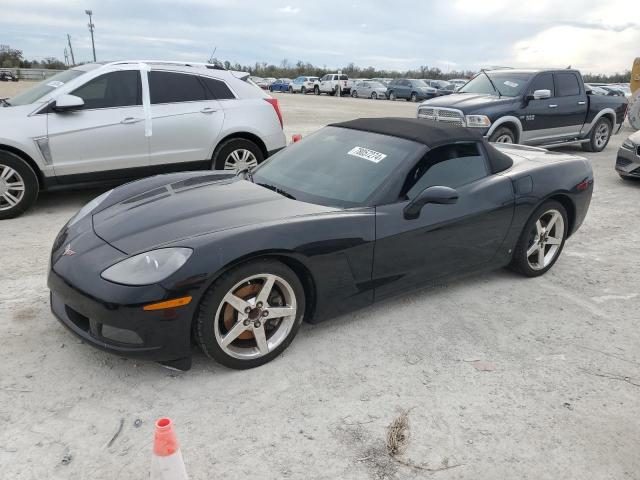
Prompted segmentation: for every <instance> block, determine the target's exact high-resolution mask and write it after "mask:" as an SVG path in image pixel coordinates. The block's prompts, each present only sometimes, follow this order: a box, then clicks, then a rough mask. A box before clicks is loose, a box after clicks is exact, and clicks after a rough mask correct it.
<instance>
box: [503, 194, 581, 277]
mask: <svg viewBox="0 0 640 480" xmlns="http://www.w3.org/2000/svg"><path fill="white" fill-rule="evenodd" d="M552 218H555V222H554V223H552V224H551V225H549V224H550V223H551V219H552ZM568 227H569V219H568V216H567V211H566V209H565V208H564V207H563V206H562V204H561V203H560V202H557V201H555V200H549V201H546V202H544V203H543V204H542V205H540V206H539V207H538V208H537V209H536V211H535V212H534V213H533V214H532V215H531V217H530V218H529V220H528V221H527V223H526V225H525V226H524V228H523V229H522V233H521V234H520V239H519V240H518V244H517V245H516V248H515V250H514V252H513V258H512V260H511V264H510V265H509V268H511V269H512V270H514V271H516V272H518V273H521V274H523V275H525V276H527V277H538V276H540V275H544V274H545V273H547V271H548V270H549V269H550V268H551V267H553V265H554V264H555V263H556V261H557V260H558V258H559V257H560V254H561V253H562V249H563V248H564V243H565V240H566V239H567V232H568ZM547 241H548V242H547ZM541 251H542V254H541V253H540V252H541Z"/></svg>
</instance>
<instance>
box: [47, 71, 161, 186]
mask: <svg viewBox="0 0 640 480" xmlns="http://www.w3.org/2000/svg"><path fill="white" fill-rule="evenodd" d="M69 93H70V94H71V95H75V96H77V97H80V98H82V100H83V101H84V106H83V107H81V108H79V109H76V110H73V111H67V112H55V111H54V110H53V109H50V110H49V113H47V135H48V139H49V149H50V151H51V159H52V164H53V168H54V171H55V175H56V176H57V177H59V181H64V177H67V176H69V175H74V176H75V177H74V178H69V181H71V182H73V181H75V180H78V179H79V178H80V177H77V175H83V177H82V179H83V180H85V181H91V180H94V179H98V178H99V179H104V178H105V176H104V174H102V175H97V176H96V178H93V176H95V175H94V174H95V173H96V172H104V171H107V170H114V171H118V173H115V172H114V174H115V175H120V174H122V175H124V176H127V175H128V174H127V172H126V170H127V169H132V168H139V167H147V166H148V165H149V143H148V138H147V137H146V136H145V129H144V128H145V127H144V109H143V107H142V82H141V77H140V71H139V70H138V69H137V68H127V67H125V68H123V69H119V70H115V71H110V72H106V73H103V74H102V75H99V76H97V77H94V78H92V79H89V80H88V81H87V82H86V83H85V84H84V85H82V86H80V87H78V88H76V89H75V90H73V91H71V92H69Z"/></svg>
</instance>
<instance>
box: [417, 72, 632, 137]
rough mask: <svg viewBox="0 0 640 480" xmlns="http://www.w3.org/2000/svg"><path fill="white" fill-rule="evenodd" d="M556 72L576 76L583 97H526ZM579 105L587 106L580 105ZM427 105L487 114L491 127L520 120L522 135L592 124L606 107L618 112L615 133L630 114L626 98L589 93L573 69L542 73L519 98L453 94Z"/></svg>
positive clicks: (483, 130)
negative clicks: (535, 84) (537, 82)
mask: <svg viewBox="0 0 640 480" xmlns="http://www.w3.org/2000/svg"><path fill="white" fill-rule="evenodd" d="M556 72H561V73H566V72H573V73H575V74H576V76H577V78H578V83H579V85H580V95H578V96H569V97H552V98H549V99H544V100H534V99H532V98H528V97H527V95H528V94H530V93H531V92H530V87H531V85H532V84H533V82H534V81H535V80H536V78H537V76H538V75H541V74H544V73H556ZM579 102H585V103H584V105H580V104H579ZM424 105H425V106H429V107H445V108H455V109H459V110H461V111H462V112H463V114H465V115H486V116H487V117H489V119H490V120H491V123H492V124H494V123H495V122H497V121H498V120H500V119H501V118H503V117H515V118H517V119H518V120H519V121H520V124H521V125H522V131H523V132H531V131H535V130H539V129H547V128H556V127H563V126H568V125H577V124H584V125H589V124H591V123H592V122H593V120H594V119H595V118H596V117H597V116H598V114H599V113H600V112H601V111H603V110H604V109H606V108H611V109H613V110H614V112H615V116H616V118H615V125H613V127H614V131H615V129H619V127H620V126H621V125H622V123H623V122H624V118H625V114H626V111H627V100H626V99H625V98H624V97H605V96H602V95H591V94H587V92H586V90H585V85H584V82H583V80H582V75H581V74H580V72H578V71H574V70H541V71H539V72H538V73H537V74H536V75H534V76H532V78H531V79H530V80H529V82H528V83H527V85H526V86H525V87H524V89H523V94H522V95H520V96H516V97H504V96H502V97H501V96H498V95H497V94H496V95H488V94H476V93H453V94H451V95H447V96H438V97H436V98H433V99H431V100H429V101H428V102H426V103H424ZM549 105H557V107H555V108H550V107H549ZM478 131H479V132H480V133H482V134H483V135H486V134H487V133H488V132H489V128H486V129H478ZM590 132H591V131H590V130H588V131H586V132H584V134H583V136H582V138H586V137H588V135H589V134H590ZM516 140H518V139H516ZM541 143H545V142H544V141H543V142H541Z"/></svg>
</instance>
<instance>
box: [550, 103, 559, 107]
mask: <svg viewBox="0 0 640 480" xmlns="http://www.w3.org/2000/svg"><path fill="white" fill-rule="evenodd" d="M549 108H558V105H556V104H555V103H553V104H551V105H549Z"/></svg>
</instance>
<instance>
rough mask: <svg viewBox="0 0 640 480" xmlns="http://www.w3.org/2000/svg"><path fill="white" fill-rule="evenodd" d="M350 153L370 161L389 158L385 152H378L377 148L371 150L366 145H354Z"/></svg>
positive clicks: (376, 161)
mask: <svg viewBox="0 0 640 480" xmlns="http://www.w3.org/2000/svg"><path fill="white" fill-rule="evenodd" d="M347 153H348V154H349V155H352V156H354V157H360V158H364V159H365V160H369V161H370V162H374V163H378V162H380V161H381V160H384V159H385V158H387V156H386V155H385V154H384V153H380V152H376V151H375V150H369V149H368V148H364V147H354V148H352V149H351V150H349V151H348V152H347Z"/></svg>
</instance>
